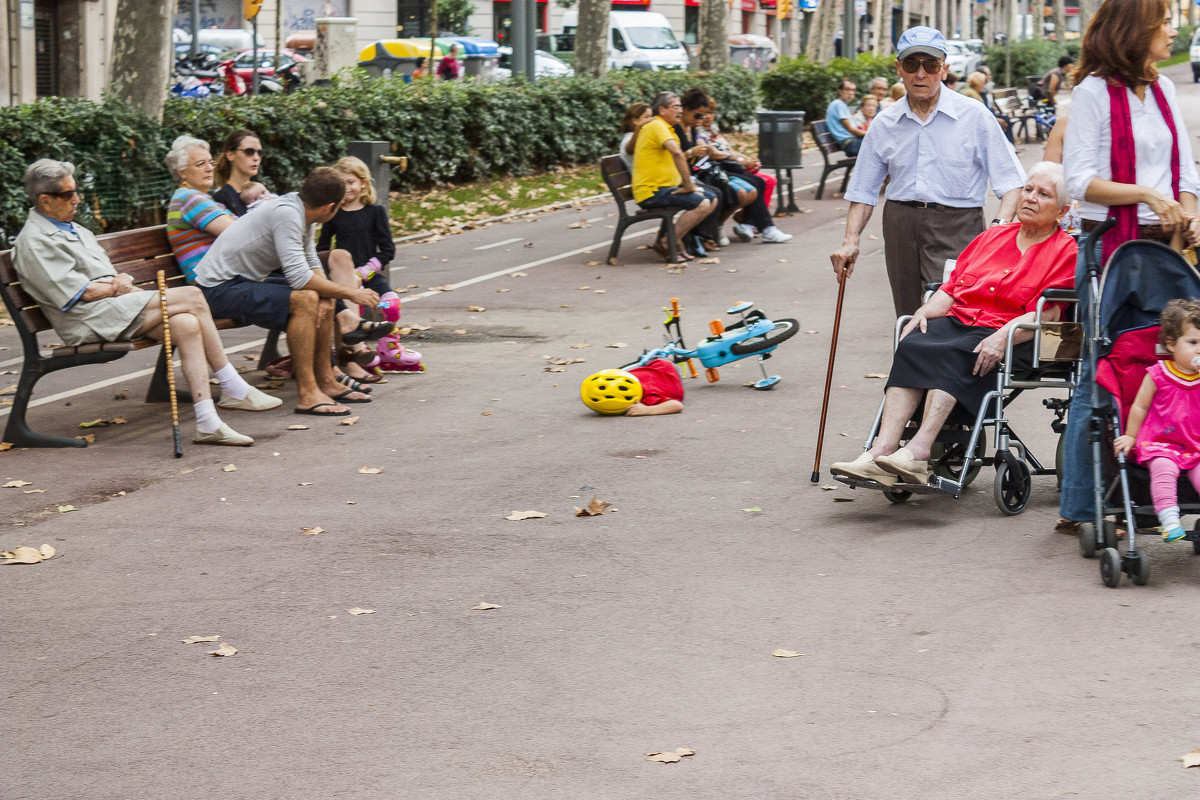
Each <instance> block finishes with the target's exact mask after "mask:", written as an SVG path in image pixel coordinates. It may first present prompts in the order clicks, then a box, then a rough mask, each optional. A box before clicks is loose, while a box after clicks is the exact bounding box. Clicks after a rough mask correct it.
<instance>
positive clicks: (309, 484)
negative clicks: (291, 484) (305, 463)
mask: <svg viewBox="0 0 1200 800" xmlns="http://www.w3.org/2000/svg"><path fill="white" fill-rule="evenodd" d="M299 485H300V486H312V483H301V484H299Z"/></svg>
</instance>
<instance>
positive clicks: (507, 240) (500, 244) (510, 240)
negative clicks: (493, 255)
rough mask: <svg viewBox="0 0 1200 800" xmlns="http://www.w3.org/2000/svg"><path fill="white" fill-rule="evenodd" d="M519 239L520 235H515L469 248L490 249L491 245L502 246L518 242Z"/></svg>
mask: <svg viewBox="0 0 1200 800" xmlns="http://www.w3.org/2000/svg"><path fill="white" fill-rule="evenodd" d="M519 241H521V237H520V236H518V237H516V238H515V239H505V240H504V241H503V242H492V243H491V244H485V245H481V246H479V247H472V248H471V249H472V250H491V249H492V248H493V247H503V246H504V245H506V244H512V243H513V242H519Z"/></svg>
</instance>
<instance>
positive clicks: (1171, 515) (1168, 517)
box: [1158, 506, 1179, 528]
mask: <svg viewBox="0 0 1200 800" xmlns="http://www.w3.org/2000/svg"><path fill="white" fill-rule="evenodd" d="M1158 522H1159V524H1160V525H1162V526H1163V527H1164V528H1178V527H1179V506H1168V507H1166V508H1164V509H1163V510H1162V511H1160V512H1158Z"/></svg>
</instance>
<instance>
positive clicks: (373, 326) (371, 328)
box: [342, 319, 396, 344]
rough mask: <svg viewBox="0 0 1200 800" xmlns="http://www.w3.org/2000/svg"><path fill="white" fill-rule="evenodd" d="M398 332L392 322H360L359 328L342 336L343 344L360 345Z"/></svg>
mask: <svg viewBox="0 0 1200 800" xmlns="http://www.w3.org/2000/svg"><path fill="white" fill-rule="evenodd" d="M394 330H396V325H395V323H392V322H368V321H367V320H365V319H364V320H360V321H359V323H358V327H356V328H355V329H354V330H352V331H350V332H349V333H343V334H342V342H344V343H345V344H358V343H359V342H365V341H366V340H367V339H378V338H380V337H381V336H387V335H388V334H389V333H391V332H392V331H394Z"/></svg>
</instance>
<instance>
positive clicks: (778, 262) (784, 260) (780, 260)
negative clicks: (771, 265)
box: [775, 258, 792, 264]
mask: <svg viewBox="0 0 1200 800" xmlns="http://www.w3.org/2000/svg"><path fill="white" fill-rule="evenodd" d="M775 262H776V263H777V264H790V263H792V262H790V261H788V260H787V259H786V258H777V259H775Z"/></svg>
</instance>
